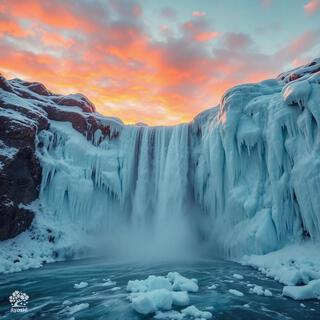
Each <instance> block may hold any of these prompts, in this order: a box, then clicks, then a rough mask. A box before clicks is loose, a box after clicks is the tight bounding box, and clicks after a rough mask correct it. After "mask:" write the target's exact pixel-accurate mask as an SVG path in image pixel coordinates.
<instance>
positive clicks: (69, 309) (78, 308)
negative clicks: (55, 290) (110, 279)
mask: <svg viewBox="0 0 320 320" xmlns="http://www.w3.org/2000/svg"><path fill="white" fill-rule="evenodd" d="M88 308H89V303H80V304H75V305H74V306H71V307H70V306H68V307H66V309H65V310H66V311H67V312H68V313H69V314H70V315H71V314H74V313H76V312H79V311H81V310H84V309H88Z"/></svg>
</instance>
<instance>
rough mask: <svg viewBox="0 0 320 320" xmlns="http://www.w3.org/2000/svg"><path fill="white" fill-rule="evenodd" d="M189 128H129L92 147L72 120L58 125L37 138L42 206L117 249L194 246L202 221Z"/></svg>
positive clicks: (166, 249) (169, 249) (159, 251)
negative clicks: (195, 192) (196, 202)
mask: <svg viewBox="0 0 320 320" xmlns="http://www.w3.org/2000/svg"><path fill="white" fill-rule="evenodd" d="M189 129H190V126H189V125H187V124H184V125H179V126H174V127H144V126H127V127H125V128H123V130H122V132H121V137H120V139H119V140H113V141H110V140H108V139H106V140H104V141H102V142H101V143H100V144H99V145H94V143H90V142H88V141H86V139H85V138H84V137H83V136H81V134H79V133H77V132H76V131H75V130H73V129H72V127H71V126H70V125H69V124H67V123H64V124H62V123H57V122H53V123H52V126H51V131H50V132H43V133H42V134H40V136H39V139H40V141H42V142H43V147H42V149H41V150H40V151H39V153H40V154H41V159H42V163H43V179H42V185H41V196H40V199H41V204H42V207H43V208H46V211H47V212H48V215H49V216H50V217H52V218H54V219H56V220H59V221H61V223H67V224H70V223H71V224H72V225H73V226H74V228H78V229H79V230H84V231H85V233H86V234H94V235H95V236H99V239H104V240H101V241H106V242H107V243H108V244H109V247H111V248H110V250H112V246H115V247H116V250H117V252H118V253H119V252H121V248H123V249H124V248H125V250H126V251H130V252H131V253H132V252H133V251H134V254H136V253H137V251H139V250H141V251H143V252H144V253H145V252H146V250H148V251H149V254H151V253H152V252H155V251H156V252H157V255H159V254H160V255H161V254H162V253H163V254H166V255H167V254H169V253H172V255H176V254H177V252H178V251H179V250H184V249H185V248H186V247H190V246H191V243H192V241H191V240H194V239H193V238H194V234H195V232H194V231H193V230H192V229H194V226H196V225H197V224H196V221H195V219H196V217H195V216H194V212H193V211H192V210H190V209H191V208H194V201H193V195H192V182H191V181H190V172H189V171H190V168H191V167H192V166H191V165H190V153H189V143H190V140H189ZM193 225H194V226H193ZM104 247H105V246H104ZM125 254H128V252H126V253H125Z"/></svg>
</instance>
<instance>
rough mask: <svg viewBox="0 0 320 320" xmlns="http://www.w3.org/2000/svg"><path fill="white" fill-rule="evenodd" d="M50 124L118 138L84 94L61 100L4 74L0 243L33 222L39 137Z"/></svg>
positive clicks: (0, 115)
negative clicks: (67, 123) (36, 147)
mask: <svg viewBox="0 0 320 320" xmlns="http://www.w3.org/2000/svg"><path fill="white" fill-rule="evenodd" d="M50 120H56V121H69V122H70V123H71V124H72V126H73V128H74V129H76V130H77V131H79V132H80V133H81V134H83V135H84V136H85V137H86V138H87V139H92V137H93V134H94V133H95V132H96V131H97V130H100V132H101V138H105V137H109V138H114V137H116V135H117V133H111V131H110V126H109V125H108V123H106V121H104V120H103V117H101V116H100V115H98V114H96V113H95V107H94V105H93V104H92V103H91V102H90V101H89V100H88V99H87V98H86V97H85V96H83V95H80V94H73V95H69V96H60V95H55V94H53V93H51V92H50V91H49V90H47V89H46V88H45V87H44V86H43V85H42V84H40V83H33V82H25V81H21V80H19V79H13V80H6V79H5V78H4V77H3V76H1V75H0V240H6V239H9V238H12V237H15V236H16V235H18V234H19V233H21V232H23V231H24V230H26V229H27V228H28V227H29V226H30V225H31V223H32V220H33V217H34V212H33V211H32V210H31V209H30V208H28V204H29V203H31V202H32V201H33V200H35V199H37V198H38V196H39V186H40V183H41V173H42V170H41V166H40V164H39V161H38V159H37V157H36V154H35V146H36V144H37V143H38V141H37V134H38V133H39V132H40V131H41V130H45V129H48V128H49V126H50V123H49V122H50Z"/></svg>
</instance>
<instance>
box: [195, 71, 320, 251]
mask: <svg viewBox="0 0 320 320" xmlns="http://www.w3.org/2000/svg"><path fill="white" fill-rule="evenodd" d="M309 78H310V80H309ZM311 79H312V80H311ZM317 79H318V78H317V76H316V75H313V76H312V78H311V77H310V75H309V76H307V75H304V76H303V77H302V78H301V79H298V80H295V81H294V82H290V83H289V84H287V85H285V84H284V82H283V81H280V80H279V81H277V80H268V81H264V82H262V83H260V84H250V85H243V86H238V87H235V88H233V89H231V90H229V91H228V92H227V93H226V94H225V95H224V97H223V99H222V102H221V105H220V111H219V116H218V117H217V118H216V119H214V120H212V121H211V125H207V126H206V132H204V133H203V134H202V151H201V152H199V154H200V156H199V161H198V163H197V166H196V169H195V171H196V172H195V189H196V190H198V191H197V192H196V194H197V197H198V200H199V202H200V203H201V205H202V207H203V210H205V211H207V212H209V214H210V215H211V216H212V219H211V224H212V238H213V241H217V242H218V244H219V245H218V247H219V250H221V252H222V253H223V254H227V255H241V254H243V253H245V252H246V253H250V252H257V253H264V252H268V251H270V250H272V248H273V249H274V247H275V246H279V245H281V244H282V243H285V242H288V241H292V240H294V239H295V240H299V239H302V238H303V237H311V238H312V239H314V240H318V239H319V236H320V233H319V231H320V230H319V227H320V223H319V222H320V221H319V214H318V212H319V204H320V201H319V197H318V196H317V194H318V192H319V185H320V184H319V181H320V180H319V175H320V171H319V153H318V152H319V142H320V141H319V131H318V123H319V120H318V119H319V112H320V109H319V106H320V93H319V92H320V88H319V82H318V81H317ZM259 219H260V222H261V223H260V224H261V225H260V226H259V229H257V227H256V226H257V225H258V224H259V223H257V221H259ZM263 229H264V230H263ZM240 230H242V233H243V234H242V236H239V234H238V233H239V232H240ZM261 234H263V235H264V236H263V240H262V239H261ZM267 234H268V235H269V239H268V237H266V236H265V235H267Z"/></svg>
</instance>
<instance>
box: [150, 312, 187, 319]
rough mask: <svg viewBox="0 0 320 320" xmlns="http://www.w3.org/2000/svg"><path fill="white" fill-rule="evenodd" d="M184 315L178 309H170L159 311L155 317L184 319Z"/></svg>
mask: <svg viewBox="0 0 320 320" xmlns="http://www.w3.org/2000/svg"><path fill="white" fill-rule="evenodd" d="M183 318H184V315H183V314H182V313H180V312H178V311H175V310H170V311H165V312H163V311H157V312H156V315H155V316H154V319H161V320H162V319H163V320H182V319H183Z"/></svg>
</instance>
